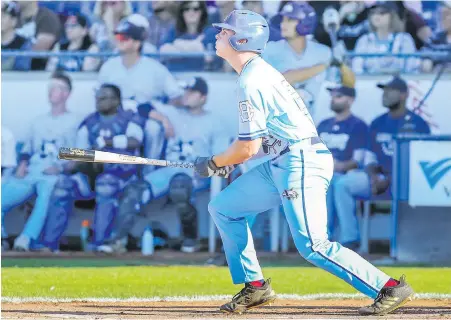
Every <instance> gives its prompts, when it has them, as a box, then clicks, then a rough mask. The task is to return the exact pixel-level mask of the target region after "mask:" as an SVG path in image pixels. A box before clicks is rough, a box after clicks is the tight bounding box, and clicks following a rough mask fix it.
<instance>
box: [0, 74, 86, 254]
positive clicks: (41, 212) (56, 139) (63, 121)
mask: <svg viewBox="0 0 451 320" xmlns="http://www.w3.org/2000/svg"><path fill="white" fill-rule="evenodd" d="M71 89H72V84H71V80H70V78H69V77H68V76H66V75H64V74H62V73H56V74H54V75H53V76H52V78H51V79H50V85H49V92H48V96H49V102H50V107H51V108H50V112H45V113H44V114H43V115H41V116H38V117H37V118H35V119H33V121H32V122H31V124H30V125H29V135H28V138H27V139H26V140H25V144H24V146H23V148H22V150H21V152H20V158H19V159H20V162H19V165H18V166H17V168H16V170H15V173H14V176H11V177H9V178H8V179H7V180H2V199H1V200H2V202H1V206H2V219H3V217H4V215H5V214H6V213H7V212H8V211H10V210H11V209H13V208H15V207H16V206H18V205H20V204H22V203H23V202H25V201H26V200H28V199H29V198H31V197H32V196H34V195H37V198H36V203H35V205H34V208H33V211H32V212H31V215H30V217H29V218H28V220H27V222H26V224H25V227H24V229H23V231H22V232H21V234H20V235H19V236H18V237H17V238H16V239H15V241H14V249H15V250H19V251H28V250H29V249H30V244H31V241H32V240H38V237H39V235H40V233H41V230H42V228H43V226H44V223H45V220H46V217H47V213H48V212H49V209H50V207H51V206H52V205H54V201H52V196H53V194H52V192H53V188H54V186H55V185H57V184H58V182H59V180H60V176H61V174H62V173H64V172H65V171H66V170H68V168H69V167H70V164H69V163H67V162H66V161H63V160H59V159H58V151H59V148H60V147H65V146H71V145H74V143H75V134H76V131H77V127H78V124H79V118H78V116H76V115H75V114H73V113H72V112H70V111H68V110H67V108H66V102H67V99H68V98H69V95H70V92H71Z"/></svg>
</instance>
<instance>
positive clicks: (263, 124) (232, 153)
mask: <svg viewBox="0 0 451 320" xmlns="http://www.w3.org/2000/svg"><path fill="white" fill-rule="evenodd" d="M214 26H215V27H217V28H220V29H221V31H220V33H218V35H217V36H216V39H217V40H216V53H217V55H218V56H220V57H222V58H223V59H224V60H226V61H227V62H228V63H229V64H230V65H231V66H232V67H233V69H234V70H235V71H236V72H237V73H238V74H239V79H238V99H239V102H238V108H239V133H238V139H237V140H236V141H235V142H234V143H233V144H232V145H231V146H230V147H229V148H228V149H227V150H226V151H224V152H223V153H220V154H216V155H214V156H211V157H200V158H197V159H196V161H195V170H196V172H197V173H198V174H199V175H201V176H205V177H210V176H214V175H216V176H222V177H227V176H228V175H229V174H230V172H231V171H232V170H233V169H234V167H235V166H236V165H237V164H239V163H242V162H244V161H247V160H249V159H250V158H252V157H253V156H254V155H256V154H257V153H258V152H259V150H260V149H261V150H262V151H263V152H264V153H267V156H269V157H270V159H268V161H266V162H264V163H263V164H260V165H259V166H257V167H255V168H253V169H252V170H250V171H248V172H246V173H245V174H243V175H241V176H240V177H239V178H238V179H236V180H235V181H234V182H232V183H231V184H230V185H229V186H228V187H226V188H225V189H224V190H223V191H222V192H221V193H219V194H218V195H217V196H216V197H215V198H214V199H213V200H212V201H211V202H210V204H209V211H210V214H211V216H212V218H213V220H214V221H215V224H216V226H217V228H218V230H219V233H220V235H221V238H222V241H223V244H224V251H225V254H226V257H227V262H228V265H229V269H230V273H231V276H232V280H233V282H234V283H235V284H241V283H244V284H245V286H244V288H243V289H242V290H241V291H240V292H239V293H237V294H236V295H235V296H234V297H233V299H232V300H231V301H230V302H228V303H226V304H224V305H223V306H221V308H220V310H221V311H223V312H226V313H235V312H238V313H241V312H244V311H246V310H248V309H250V308H254V307H258V306H261V305H265V304H268V303H271V302H272V301H274V300H275V298H276V295H275V293H274V291H273V290H272V288H271V281H270V279H267V280H264V278H263V273H262V270H261V268H260V266H259V263H258V260H257V256H256V252H255V249H254V244H253V239H252V234H251V232H250V229H249V226H248V223H247V220H246V217H248V216H251V215H256V214H258V213H260V212H263V211H265V210H267V209H270V208H274V207H276V206H278V205H279V204H280V202H282V205H283V207H284V213H285V216H286V219H287V221H288V224H289V226H290V230H291V233H292V235H293V239H294V243H295V245H296V247H297V249H298V251H299V253H300V254H301V255H302V256H303V257H304V258H305V259H307V260H308V261H310V262H311V263H312V264H314V265H316V266H318V267H321V268H323V269H324V270H326V271H328V272H330V273H332V274H334V275H335V276H337V277H339V278H341V279H343V280H344V281H346V282H347V283H349V284H350V285H352V286H353V287H354V288H356V289H357V290H359V291H360V292H362V293H364V294H366V295H367V296H369V297H372V298H374V299H375V301H374V303H373V304H372V305H370V306H367V307H364V308H361V309H360V310H359V312H360V314H362V315H372V314H386V313H388V312H391V311H393V310H395V309H397V308H399V307H400V306H401V305H402V304H404V303H405V302H406V301H407V300H408V299H409V298H410V297H411V296H412V295H413V289H412V288H411V287H410V286H409V285H408V284H407V283H406V282H405V277H404V276H403V277H401V279H400V280H399V281H397V280H395V279H393V278H390V276H388V275H386V274H385V273H383V272H382V271H380V270H378V269H377V268H376V267H374V266H373V265H371V264H370V263H369V262H367V261H366V260H364V259H363V258H362V257H360V256H359V255H358V254H357V253H355V252H353V251H351V250H349V249H347V248H345V247H343V246H341V245H340V244H339V243H336V242H330V241H329V240H328V238H327V209H326V192H327V189H328V186H329V181H330V179H331V178H332V174H333V159H332V155H331V153H330V151H329V150H328V149H327V147H326V146H325V145H324V144H323V142H322V141H321V139H320V138H319V137H318V134H317V131H316V128H315V126H314V124H313V121H312V118H311V116H310V114H309V112H308V110H307V108H306V106H305V104H304V102H303V101H302V99H301V98H300V97H299V95H298V94H297V92H296V91H295V90H294V88H293V87H292V86H291V85H290V84H288V82H287V81H286V79H285V78H284V77H283V76H282V74H280V73H279V72H278V71H277V70H275V69H274V68H273V67H271V66H270V65H269V64H268V63H266V62H265V61H264V60H263V59H262V58H261V57H260V54H261V53H262V52H263V50H264V49H265V46H266V43H267V41H268V38H269V27H268V24H267V22H266V20H265V19H264V18H263V17H262V16H260V15H258V14H256V13H254V12H252V11H247V10H235V11H233V12H232V13H231V14H230V15H229V16H227V18H226V19H225V22H224V23H219V24H214ZM268 136H270V137H271V138H270V140H272V139H275V140H277V141H280V144H279V143H277V144H276V145H278V147H276V148H275V149H274V148H271V149H268V147H267V145H266V146H265V145H263V143H262V141H263V139H264V137H268ZM265 141H267V140H265ZM273 145H274V144H272V143H271V146H273ZM262 151H260V152H262ZM274 151H276V152H277V153H276V154H274ZM270 152H271V154H269V153H270Z"/></svg>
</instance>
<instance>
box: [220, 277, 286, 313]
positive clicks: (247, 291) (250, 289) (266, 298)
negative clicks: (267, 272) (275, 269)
mask: <svg viewBox="0 0 451 320" xmlns="http://www.w3.org/2000/svg"><path fill="white" fill-rule="evenodd" d="M276 297H277V296H276V294H275V292H274V290H272V288H271V279H268V280H266V281H265V284H264V285H263V286H262V287H254V286H253V285H251V284H249V283H246V285H245V286H244V288H243V289H242V290H241V291H240V292H238V293H237V294H236V295H235V296H234V297H233V298H232V301H230V302H227V303H226V304H224V305H222V306H221V307H220V308H219V310H220V311H221V312H224V313H243V312H246V311H247V310H249V309H252V308H257V307H261V306H264V305H268V304H271V303H272V302H274V300H276Z"/></svg>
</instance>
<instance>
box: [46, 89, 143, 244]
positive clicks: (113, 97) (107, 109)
mask: <svg viewBox="0 0 451 320" xmlns="http://www.w3.org/2000/svg"><path fill="white" fill-rule="evenodd" d="M96 110H97V111H96V112H94V113H92V114H90V115H88V116H87V117H86V118H85V119H84V120H83V122H82V123H81V125H80V127H79V129H78V132H77V142H76V146H77V147H78V148H83V149H94V150H100V151H106V152H115V153H121V154H128V155H134V156H137V155H140V151H139V150H140V148H141V145H142V142H143V137H144V133H143V122H142V119H141V118H140V117H139V116H137V115H136V114H134V113H132V112H129V111H124V110H123V109H122V108H121V91H120V89H119V88H118V87H117V86H115V85H111V84H103V85H102V86H101V87H100V89H99V90H98V91H97V93H96ZM137 170H138V166H137V165H130V164H114V163H113V164H108V163H105V164H103V170H102V173H101V174H100V175H98V176H97V177H96V180H95V199H96V208H95V212H94V218H93V229H94V236H93V239H92V243H93V245H94V247H97V246H100V245H102V244H103V243H104V242H105V241H106V240H107V239H108V238H109V237H110V236H111V232H112V229H113V228H112V227H113V223H114V220H115V218H116V215H117V211H118V210H119V202H118V198H119V196H120V194H121V193H122V191H123V190H124V188H125V187H126V186H127V184H129V183H130V182H132V181H134V180H136V177H137ZM65 179H66V181H67V182H66V183H65V184H59V185H57V186H56V187H55V191H54V192H55V194H56V195H57V196H55V197H54V201H55V203H56V204H64V205H60V206H59V208H58V209H57V208H54V210H52V211H50V212H49V214H48V219H47V222H46V226H45V228H44V231H43V235H42V243H43V244H45V245H46V246H47V247H48V248H50V249H51V250H56V249H58V244H59V240H60V238H61V235H62V234H63V232H64V230H65V228H66V226H67V221H68V219H69V217H70V215H71V212H72V210H73V206H74V201H75V196H74V193H73V192H69V191H70V189H69V188H71V187H72V188H73V186H72V185H73V184H74V183H73V182H72V181H70V180H71V177H69V176H66V177H65ZM68 189H69V190H68Z"/></svg>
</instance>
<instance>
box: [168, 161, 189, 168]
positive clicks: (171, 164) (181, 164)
mask: <svg viewBox="0 0 451 320" xmlns="http://www.w3.org/2000/svg"><path fill="white" fill-rule="evenodd" d="M167 164H168V167H177V168H194V163H190V162H179V161H168V162H167Z"/></svg>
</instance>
